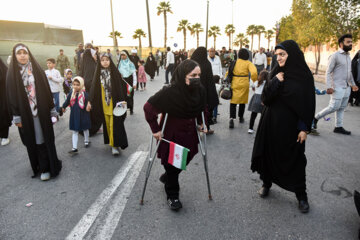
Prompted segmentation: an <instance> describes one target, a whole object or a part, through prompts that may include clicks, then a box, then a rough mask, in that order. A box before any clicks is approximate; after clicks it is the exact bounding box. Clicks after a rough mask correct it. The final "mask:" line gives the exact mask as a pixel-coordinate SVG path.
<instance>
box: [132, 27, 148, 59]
mask: <svg viewBox="0 0 360 240" xmlns="http://www.w3.org/2000/svg"><path fill="white" fill-rule="evenodd" d="M141 37H146V33H145V32H144V30H142V29H140V28H138V29H136V30H135V32H134V35H133V39H139V51H140V56H141Z"/></svg>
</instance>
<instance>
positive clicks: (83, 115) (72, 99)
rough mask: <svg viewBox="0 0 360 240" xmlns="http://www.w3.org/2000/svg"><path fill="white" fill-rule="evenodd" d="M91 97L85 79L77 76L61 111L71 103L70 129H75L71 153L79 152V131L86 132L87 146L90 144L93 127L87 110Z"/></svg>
mask: <svg viewBox="0 0 360 240" xmlns="http://www.w3.org/2000/svg"><path fill="white" fill-rule="evenodd" d="M88 100H89V97H88V94H87V93H86V92H85V89H84V79H83V78H82V77H75V78H74V80H73V83H72V89H71V90H70V92H69V94H68V95H67V98H66V101H65V102H64V104H63V106H62V108H61V109H60V110H61V112H65V109H66V108H67V107H68V106H69V105H70V109H71V113H70V130H72V131H73V135H72V145H73V147H72V150H71V151H70V152H69V153H70V154H76V153H78V146H77V145H78V138H79V131H83V132H84V138H85V140H84V142H85V147H88V146H89V144H90V141H89V129H90V127H91V121H90V114H89V112H87V110H86V105H87V103H88Z"/></svg>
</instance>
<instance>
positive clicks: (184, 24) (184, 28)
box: [177, 19, 191, 50]
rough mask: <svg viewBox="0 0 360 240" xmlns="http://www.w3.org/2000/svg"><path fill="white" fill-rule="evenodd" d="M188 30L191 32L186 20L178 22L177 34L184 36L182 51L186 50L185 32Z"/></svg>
mask: <svg viewBox="0 0 360 240" xmlns="http://www.w3.org/2000/svg"><path fill="white" fill-rule="evenodd" d="M187 30H190V31H191V27H190V23H189V21H188V20H185V19H182V20H180V21H179V25H178V28H177V31H178V32H181V31H182V32H183V34H184V50H186V31H187Z"/></svg>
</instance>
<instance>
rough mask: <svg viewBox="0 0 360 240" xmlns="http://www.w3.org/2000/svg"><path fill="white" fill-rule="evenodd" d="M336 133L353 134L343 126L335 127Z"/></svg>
mask: <svg viewBox="0 0 360 240" xmlns="http://www.w3.org/2000/svg"><path fill="white" fill-rule="evenodd" d="M334 133H341V134H345V135H350V134H351V132H350V131H346V130H345V129H344V128H343V127H336V128H334Z"/></svg>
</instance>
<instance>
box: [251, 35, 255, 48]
mask: <svg viewBox="0 0 360 240" xmlns="http://www.w3.org/2000/svg"><path fill="white" fill-rule="evenodd" d="M253 43H254V34H251V51H253Z"/></svg>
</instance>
